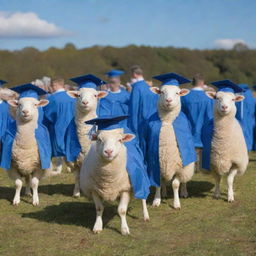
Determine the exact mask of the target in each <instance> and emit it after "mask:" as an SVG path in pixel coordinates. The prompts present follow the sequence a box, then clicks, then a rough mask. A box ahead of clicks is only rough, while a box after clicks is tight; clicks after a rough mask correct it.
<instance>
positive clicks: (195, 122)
mask: <svg viewBox="0 0 256 256" xmlns="http://www.w3.org/2000/svg"><path fill="white" fill-rule="evenodd" d="M192 84H193V88H192V89H191V91H190V93H189V94H187V95H185V96H184V97H181V110H182V111H183V113H184V114H185V115H186V116H187V118H188V120H189V123H190V126H191V130H192V136H193V140H194V144H195V147H196V151H197V159H198V161H197V164H196V171H199V170H200V166H201V153H202V152H201V151H202V147H203V144H202V141H201V134H202V128H203V125H204V123H206V122H208V121H209V120H210V119H212V118H213V104H214V101H213V100H212V99H210V98H209V97H207V96H206V95H205V92H204V86H205V83H204V78H203V76H202V75H201V74H196V75H195V76H194V77H193V81H192Z"/></svg>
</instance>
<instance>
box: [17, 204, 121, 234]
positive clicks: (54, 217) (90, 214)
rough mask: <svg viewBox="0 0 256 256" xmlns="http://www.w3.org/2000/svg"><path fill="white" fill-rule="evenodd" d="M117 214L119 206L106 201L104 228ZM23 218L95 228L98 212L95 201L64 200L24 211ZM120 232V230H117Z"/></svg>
mask: <svg viewBox="0 0 256 256" xmlns="http://www.w3.org/2000/svg"><path fill="white" fill-rule="evenodd" d="M116 214H117V207H116V206H114V205H109V204H106V203H105V209H104V213H103V223H104V224H103V225H104V228H108V227H107V225H108V223H109V221H111V220H112V219H113V218H114V216H115V215H116ZM21 216H22V217H23V218H32V219H36V220H39V221H43V222H49V223H57V224H65V225H76V226H82V227H86V228H89V229H92V228H93V225H94V222H95V218H96V212H95V206H94V203H88V202H64V203H60V204H59V205H51V206H47V207H45V208H44V209H43V210H41V211H37V212H30V213H23V214H22V215H21ZM116 231H117V232H119V231H118V230H116Z"/></svg>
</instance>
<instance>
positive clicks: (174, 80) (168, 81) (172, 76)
mask: <svg viewBox="0 0 256 256" xmlns="http://www.w3.org/2000/svg"><path fill="white" fill-rule="evenodd" d="M153 78H154V79H156V80H159V81H161V82H162V85H175V86H179V85H180V84H186V83H190V82H191V81H190V80H189V79H187V78H185V77H183V76H181V75H178V74H176V73H167V74H163V75H158V76H153Z"/></svg>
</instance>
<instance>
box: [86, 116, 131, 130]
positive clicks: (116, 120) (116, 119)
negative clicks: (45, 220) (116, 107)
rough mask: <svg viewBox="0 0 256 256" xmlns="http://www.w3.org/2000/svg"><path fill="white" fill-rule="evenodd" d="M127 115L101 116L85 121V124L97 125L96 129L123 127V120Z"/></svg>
mask: <svg viewBox="0 0 256 256" xmlns="http://www.w3.org/2000/svg"><path fill="white" fill-rule="evenodd" d="M128 117H129V116H101V117H98V118H94V119H91V120H88V121H86V122H85V123H86V124H92V125H97V126H98V130H113V129H120V128H123V123H122V122H121V121H123V120H124V119H127V118H128Z"/></svg>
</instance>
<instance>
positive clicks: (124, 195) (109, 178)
mask: <svg viewBox="0 0 256 256" xmlns="http://www.w3.org/2000/svg"><path fill="white" fill-rule="evenodd" d="M134 137H135V136H134V135H133V134H129V133H126V134H124V132H123V129H122V128H120V129H114V130H99V131H98V132H97V134H94V136H93V138H92V140H93V141H94V142H92V144H91V147H90V150H89V152H88V154H87V156H86V157H85V160H84V162H83V165H82V167H81V171H80V187H81V191H82V192H83V194H84V195H85V196H87V197H88V198H89V199H93V201H94V203H95V207H96V222H95V224H94V227H93V232H94V233H100V232H101V231H102V229H103V222H102V215H103V210H104V206H103V203H102V200H104V201H115V200H116V199H117V198H119V197H120V202H119V206H118V214H119V216H120V218H121V233H122V234H123V235H128V234H130V231H129V227H128V225H127V221H126V212H127V208H128V204H129V201H130V193H131V189H132V186H131V183H130V180H129V176H128V173H127V168H126V164H127V148H126V146H125V145H124V142H128V141H131V140H132V139H133V138H134ZM142 208H143V215H144V220H145V221H148V220H149V215H148V210H147V205H146V200H145V199H143V200H142Z"/></svg>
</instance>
